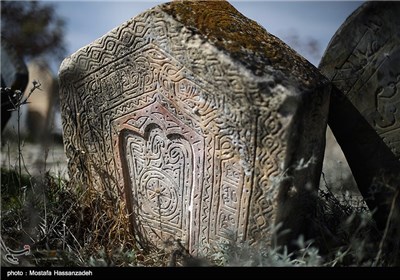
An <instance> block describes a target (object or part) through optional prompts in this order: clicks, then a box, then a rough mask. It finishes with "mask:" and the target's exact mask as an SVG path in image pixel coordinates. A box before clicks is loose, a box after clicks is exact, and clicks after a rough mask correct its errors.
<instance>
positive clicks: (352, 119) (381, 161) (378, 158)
mask: <svg viewBox="0 0 400 280" xmlns="http://www.w3.org/2000/svg"><path fill="white" fill-rule="evenodd" d="M399 14H400V3H399V2H395V1H393V2H389V1H388V2H386V1H385V2H366V3H365V4H363V5H362V6H360V7H359V9H357V10H356V11H355V12H354V13H353V14H352V15H350V16H349V18H348V19H347V20H346V21H345V22H344V23H343V25H342V26H341V27H340V28H339V30H338V31H337V32H336V34H335V35H334V37H333V38H332V40H331V42H330V43H329V46H328V48H327V50H326V52H325V54H324V56H323V58H322V60H321V63H320V65H319V68H320V70H321V72H322V73H323V74H325V75H326V76H327V77H328V78H329V79H330V80H331V81H332V82H333V84H334V85H335V88H334V91H333V93H332V95H331V103H330V113H329V121H328V123H329V126H330V128H331V129H332V131H333V133H334V135H335V137H336V139H337V141H338V143H339V144H340V146H341V148H342V150H343V152H344V154H345V156H346V158H347V160H348V163H349V166H350V168H351V170H352V173H353V175H354V178H355V180H356V182H357V185H358V187H359V189H360V192H361V193H362V195H363V196H364V198H365V200H366V203H367V204H368V206H369V207H370V209H371V210H374V211H375V210H376V212H375V214H374V216H375V219H376V222H377V224H378V226H379V228H380V229H383V228H385V226H386V221H387V218H388V216H389V213H390V211H391V209H392V207H394V209H395V211H394V212H393V211H392V212H393V213H394V215H393V217H394V218H395V219H399V218H400V217H398V214H399V212H398V211H399V209H400V208H399V207H400V202H399V199H397V197H398V193H399V183H400V179H399V176H400V162H399V159H400V92H399V90H400V17H399ZM393 203H394V204H393ZM392 204H393V206H392ZM396 209H397V210H396ZM397 223H398V222H397Z"/></svg>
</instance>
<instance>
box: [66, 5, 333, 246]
mask: <svg viewBox="0 0 400 280" xmlns="http://www.w3.org/2000/svg"><path fill="white" fill-rule="evenodd" d="M59 78H60V94H61V109H62V119H63V129H64V139H65V140H64V142H65V143H64V144H65V149H66V154H67V157H68V158H69V172H70V178H72V182H73V183H74V184H77V185H85V184H91V185H93V186H96V187H97V188H98V189H99V191H105V192H107V193H109V192H118V193H119V194H120V196H121V198H123V199H124V201H125V202H126V207H127V211H128V213H129V214H130V218H131V224H130V226H131V230H132V231H133V233H134V234H135V236H136V237H137V238H138V240H139V241H140V242H142V245H143V244H153V245H156V246H159V245H160V244H162V242H164V241H166V240H170V239H175V240H177V239H180V240H181V242H182V244H183V245H184V246H185V247H187V248H188V250H189V251H190V252H191V253H194V254H198V253H204V252H207V248H210V245H212V244H215V243H214V242H216V241H218V240H223V239H229V238H232V236H233V238H236V240H250V241H251V242H255V241H257V240H259V239H260V238H264V237H265V238H268V237H270V236H271V232H270V231H269V230H270V229H271V227H272V225H274V223H275V224H278V223H282V224H283V226H282V228H290V229H291V234H292V235H290V234H288V235H285V238H290V237H294V236H296V237H297V235H296V234H299V233H304V234H308V233H307V232H306V231H307V230H309V228H310V221H309V219H310V218H312V214H313V212H314V210H315V203H316V191H317V188H318V183H319V178H320V172H321V168H322V157H323V151H324V145H325V142H324V136H325V131H326V125H327V114H328V101H329V93H330V90H329V89H328V88H327V85H329V81H328V80H327V79H326V78H324V77H323V76H322V75H321V74H320V73H319V71H318V69H316V68H315V67H313V66H312V65H311V64H310V63H308V62H307V61H306V60H305V59H303V58H302V57H300V56H299V55H298V54H296V53H295V52H294V51H293V50H291V49H290V48H289V47H288V46H287V45H285V44H284V43H283V42H281V41H280V40H279V39H278V38H276V37H274V36H273V35H271V34H269V33H268V32H267V31H266V30H265V29H263V28H262V27H261V26H260V25H258V24H257V23H256V22H254V21H252V20H250V19H248V18H246V17H245V16H243V15H242V14H241V13H239V12H238V11H237V10H236V9H235V8H234V7H233V6H231V5H230V4H229V3H228V2H226V1H183V2H182V1H179V2H178V1H174V2H171V3H166V4H162V5H158V6H155V7H154V8H152V9H150V10H147V11H144V12H143V13H141V14H139V15H137V16H136V17H134V18H132V19H131V20H129V21H127V22H126V23H124V24H122V25H121V26H119V27H117V28H115V29H114V30H112V31H110V32H109V33H107V34H106V35H104V36H103V37H101V38H100V39H98V40H96V41H94V42H93V43H91V44H89V45H88V46H85V47H83V48H81V49H80V50H78V51H77V52H76V53H74V54H73V55H71V56H70V57H68V58H66V59H65V60H64V61H63V63H62V65H61V67H60V72H59ZM282 242H284V240H283V241H282Z"/></svg>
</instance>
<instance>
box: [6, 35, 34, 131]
mask: <svg viewBox="0 0 400 280" xmlns="http://www.w3.org/2000/svg"><path fill="white" fill-rule="evenodd" d="M27 84H28V69H27V67H26V64H25V62H24V60H23V58H22V57H20V56H19V55H18V54H17V53H16V52H15V51H14V49H13V47H12V45H11V44H10V43H9V42H8V40H7V39H6V38H3V37H2V38H1V88H2V90H1V132H3V129H4V127H5V126H6V124H7V122H8V120H9V119H10V117H11V111H12V110H14V109H16V108H15V105H16V103H17V102H18V100H17V98H15V97H14V96H13V95H14V91H15V90H19V91H21V93H22V92H24V90H25V88H26V86H27ZM5 88H10V89H11V91H7V90H5Z"/></svg>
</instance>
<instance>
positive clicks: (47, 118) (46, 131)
mask: <svg viewBox="0 0 400 280" xmlns="http://www.w3.org/2000/svg"><path fill="white" fill-rule="evenodd" d="M27 67H28V72H29V83H28V84H30V85H32V83H33V82H34V81H37V82H39V83H40V90H37V92H34V93H33V94H32V95H30V96H29V99H28V102H29V103H28V104H27V105H28V112H27V117H26V124H27V130H28V131H27V132H28V133H29V135H30V137H31V139H32V140H33V141H35V142H40V143H45V142H49V140H50V138H51V130H52V127H53V126H54V115H55V106H56V101H57V95H58V92H57V82H56V79H55V78H54V75H53V73H52V71H51V69H50V67H49V65H48V63H47V62H46V61H45V60H43V59H34V60H32V61H30V62H29V63H28V65H27ZM30 90H31V89H30V88H29V87H28V88H27V89H26V91H25V93H24V95H25V97H27V96H28V94H29V92H30Z"/></svg>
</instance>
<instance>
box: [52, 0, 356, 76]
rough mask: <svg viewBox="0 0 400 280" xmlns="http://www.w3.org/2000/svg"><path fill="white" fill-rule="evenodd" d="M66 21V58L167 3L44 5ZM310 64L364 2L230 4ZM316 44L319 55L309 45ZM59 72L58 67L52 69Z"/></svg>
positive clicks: (232, 2) (134, 2)
mask: <svg viewBox="0 0 400 280" xmlns="http://www.w3.org/2000/svg"><path fill="white" fill-rule="evenodd" d="M46 2H52V3H54V4H55V7H56V12H57V13H58V14H59V15H60V16H61V17H62V18H64V20H65V21H66V24H67V25H66V43H67V52H68V55H69V54H71V53H73V52H75V51H76V50H78V49H79V48H81V47H83V46H85V45H87V44H89V43H91V42H93V41H94V40H95V39H97V38H99V37H101V36H102V35H104V34H106V33H107V32H108V31H110V30H112V29H113V28H115V27H117V26H118V25H120V24H122V23H123V22H125V21H127V20H129V19H130V18H132V17H134V16H136V15H138V14H139V13H141V12H143V11H145V10H147V9H149V8H152V7H154V6H155V5H158V4H161V3H165V2H167V1H154V0H151V1H140V0H129V1H128V0H126V1H47V0H46ZM229 2H230V3H231V4H232V5H233V6H234V7H235V8H236V9H237V10H238V11H239V12H241V13H242V14H244V15H245V16H247V17H248V18H250V19H252V20H255V21H257V22H258V23H259V24H260V25H262V26H263V27H264V28H265V29H266V30H267V31H268V32H270V33H272V34H274V35H275V36H277V37H279V38H280V39H282V40H283V41H285V42H286V43H288V44H289V45H290V46H291V47H292V48H294V49H295V50H296V51H297V52H299V53H300V54H301V55H303V56H304V57H306V58H307V59H308V60H309V61H310V62H311V63H313V64H314V65H318V63H319V60H320V58H321V55H322V54H323V52H324V50H325V48H326V47H327V45H328V43H329V41H330V39H331V38H332V36H333V35H334V33H335V32H336V30H337V29H338V28H339V27H340V25H341V24H342V23H343V22H344V21H345V19H346V18H347V17H348V16H349V15H350V14H351V13H352V12H353V11H354V10H355V9H356V8H357V7H359V6H360V5H361V4H362V3H363V1H350V2H349V1H261V0H259V1H247V0H242V1H240V0H239V1H238V0H236V1H233V0H232V1H229ZM311 40H314V42H316V43H317V47H318V49H317V51H311V50H310V49H309V48H308V47H307V42H310V41H311ZM53 68H54V70H55V71H57V70H58V65H55V66H53Z"/></svg>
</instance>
